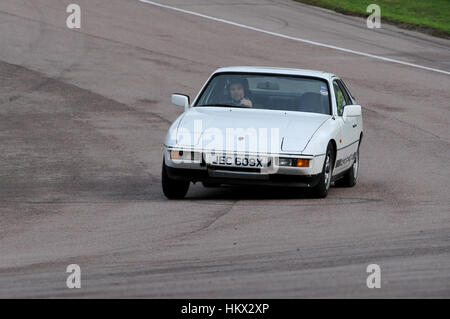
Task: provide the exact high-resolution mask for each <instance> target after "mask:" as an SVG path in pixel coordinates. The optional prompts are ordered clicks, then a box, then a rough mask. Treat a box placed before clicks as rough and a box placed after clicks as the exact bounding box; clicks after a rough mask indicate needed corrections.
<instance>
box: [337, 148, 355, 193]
mask: <svg viewBox="0 0 450 319" xmlns="http://www.w3.org/2000/svg"><path fill="white" fill-rule="evenodd" d="M358 171H359V146H358V150H357V151H356V153H355V160H354V162H353V165H352V167H350V169H349V170H348V171H347V172H346V173H345V175H344V176H343V177H342V178H341V179H340V180H338V181H336V185H338V186H343V187H353V186H355V185H356V180H357V179H358Z"/></svg>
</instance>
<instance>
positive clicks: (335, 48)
mask: <svg viewBox="0 0 450 319" xmlns="http://www.w3.org/2000/svg"><path fill="white" fill-rule="evenodd" d="M138 1H140V2H142V3H146V4H151V5H154V6H157V7H161V8H166V9H170V10H174V11H178V12H182V13H186V14H191V15H194V16H197V17H202V18H205V19H209V20H213V21H218V22H223V23H227V24H231V25H234V26H236V27H240V28H244V29H249V30H253V31H257V32H262V33H266V34H270V35H273V36H276V37H280V38H285V39H289V40H293V41H297V42H303V43H308V44H312V45H316V46H319V47H325V48H329V49H334V50H338V51H342V52H347V53H352V54H357V55H362V56H365V57H369V58H373V59H377V60H382V61H386V62H392V63H398V64H403V65H407V66H411V67H414V68H418V69H423V70H428V71H433V72H438V73H443V74H447V75H450V72H449V71H444V70H440V69H435V68H430V67H427V66H423V65H419V64H414V63H409V62H405V61H400V60H395V59H391V58H386V57H383V56H379V55H375V54H370V53H365V52H361V51H355V50H350V49H346V48H341V47H337V46H334V45H329V44H325V43H320V42H316V41H311V40H307V39H302V38H296V37H292V36H289V35H285V34H281V33H276V32H272V31H267V30H264V29H260V28H255V27H251V26H249V25H245V24H241V23H237V22H233V21H229V20H225V19H220V18H215V17H211V16H208V15H205V14H201V13H198V12H194V11H189V10H184V9H180V8H176V7H172V6H168V5H165V4H162V3H158V2H153V1H149V0H138Z"/></svg>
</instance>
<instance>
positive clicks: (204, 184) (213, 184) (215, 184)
mask: <svg viewBox="0 0 450 319" xmlns="http://www.w3.org/2000/svg"><path fill="white" fill-rule="evenodd" d="M202 185H203V187H206V188H212V187H220V184H219V183H211V182H202Z"/></svg>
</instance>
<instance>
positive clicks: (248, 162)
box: [207, 154, 268, 168]
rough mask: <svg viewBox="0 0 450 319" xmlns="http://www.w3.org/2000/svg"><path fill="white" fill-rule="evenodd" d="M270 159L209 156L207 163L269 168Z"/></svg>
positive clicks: (242, 156) (241, 156) (224, 155)
mask: <svg viewBox="0 0 450 319" xmlns="http://www.w3.org/2000/svg"><path fill="white" fill-rule="evenodd" d="M267 162H268V158H267V157H258V156H247V155H227V154H209V156H207V163H208V164H210V165H214V166H229V167H252V168H265V167H267Z"/></svg>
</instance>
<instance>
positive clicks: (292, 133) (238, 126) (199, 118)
mask: <svg viewBox="0 0 450 319" xmlns="http://www.w3.org/2000/svg"><path fill="white" fill-rule="evenodd" d="M330 117H331V116H330V115H325V114H316V113H305V112H291V111H278V110H260V109H245V108H227V107H194V108H191V109H190V110H189V111H187V112H186V113H185V115H184V116H183V118H182V120H181V122H180V125H179V126H178V130H177V145H178V146H183V147H195V148H201V149H204V150H220V151H221V150H223V151H236V150H237V151H248V152H266V151H267V152H280V151H283V152H302V151H303V150H304V149H305V147H306V145H307V144H308V142H309V140H310V139H311V137H312V136H313V134H314V133H315V132H316V131H317V129H318V128H319V127H320V126H321V125H322V124H323V123H324V122H325V121H326V120H327V119H329V118H330Z"/></svg>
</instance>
